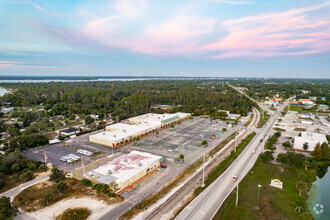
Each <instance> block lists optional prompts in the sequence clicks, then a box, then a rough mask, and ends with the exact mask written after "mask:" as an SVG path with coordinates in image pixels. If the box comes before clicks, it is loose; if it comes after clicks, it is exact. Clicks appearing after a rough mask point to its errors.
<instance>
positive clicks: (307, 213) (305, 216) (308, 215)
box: [300, 211, 314, 220]
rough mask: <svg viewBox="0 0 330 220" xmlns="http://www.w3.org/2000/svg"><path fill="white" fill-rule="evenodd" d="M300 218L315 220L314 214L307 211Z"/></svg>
mask: <svg viewBox="0 0 330 220" xmlns="http://www.w3.org/2000/svg"><path fill="white" fill-rule="evenodd" d="M300 216H301V219H302V220H313V219H314V218H313V216H312V214H311V213H310V212H309V211H305V212H303V213H301V215H300Z"/></svg>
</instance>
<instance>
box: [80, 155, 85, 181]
mask: <svg viewBox="0 0 330 220" xmlns="http://www.w3.org/2000/svg"><path fill="white" fill-rule="evenodd" d="M81 165H82V169H83V171H84V177H85V176H86V173H85V166H84V156H81Z"/></svg>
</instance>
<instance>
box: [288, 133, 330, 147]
mask: <svg viewBox="0 0 330 220" xmlns="http://www.w3.org/2000/svg"><path fill="white" fill-rule="evenodd" d="M323 142H326V143H328V141H327V138H326V136H325V135H324V134H318V133H309V132H301V137H299V136H295V137H294V144H293V148H294V149H295V150H305V149H304V144H305V143H308V149H307V151H313V150H314V148H315V146H316V144H317V143H320V144H322V143H323Z"/></svg>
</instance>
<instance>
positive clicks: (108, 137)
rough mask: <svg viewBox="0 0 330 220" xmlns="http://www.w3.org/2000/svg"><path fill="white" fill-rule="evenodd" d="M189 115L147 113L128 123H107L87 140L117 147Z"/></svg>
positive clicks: (130, 119) (129, 120)
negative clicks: (101, 130) (99, 131)
mask: <svg viewBox="0 0 330 220" xmlns="http://www.w3.org/2000/svg"><path fill="white" fill-rule="evenodd" d="M189 117H190V114H189V113H181V112H178V113H175V114H154V113H148V114H144V115H140V116H136V117H133V118H129V119H128V123H116V124H112V125H109V126H107V127H106V128H105V131H103V132H101V133H98V134H94V135H91V136H89V141H90V142H93V143H97V144H102V145H107V146H110V147H119V146H121V145H122V144H125V143H128V142H130V141H133V140H135V139H136V138H137V137H142V136H144V135H147V134H149V133H152V132H155V131H158V130H160V129H162V128H165V127H168V126H169V125H171V124H175V123H178V122H180V121H183V120H186V119H188V118H189Z"/></svg>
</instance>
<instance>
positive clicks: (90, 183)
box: [80, 179, 92, 186]
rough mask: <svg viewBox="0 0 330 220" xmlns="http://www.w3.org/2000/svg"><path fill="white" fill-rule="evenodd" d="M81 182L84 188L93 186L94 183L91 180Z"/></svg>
mask: <svg viewBox="0 0 330 220" xmlns="http://www.w3.org/2000/svg"><path fill="white" fill-rule="evenodd" d="M80 182H81V184H82V185H84V186H91V185H92V181H90V180H89V179H82V180H81V181H80Z"/></svg>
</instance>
